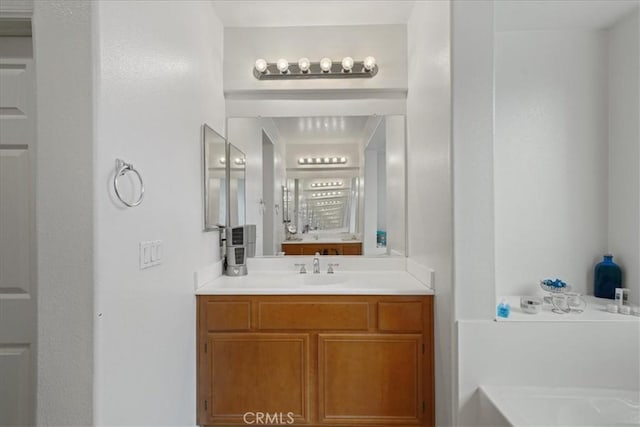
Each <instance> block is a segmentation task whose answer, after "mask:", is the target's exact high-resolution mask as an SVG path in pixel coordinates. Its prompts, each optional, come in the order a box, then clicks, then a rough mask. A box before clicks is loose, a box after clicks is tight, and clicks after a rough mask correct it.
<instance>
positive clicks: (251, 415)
mask: <svg viewBox="0 0 640 427" xmlns="http://www.w3.org/2000/svg"><path fill="white" fill-rule="evenodd" d="M242 421H244V423H245V424H257V425H258V424H262V425H274V424H275V425H278V424H282V425H287V424H293V421H294V419H293V412H287V413H286V414H285V413H284V412H274V413H272V414H270V413H269V412H245V413H244V415H243V416H242Z"/></svg>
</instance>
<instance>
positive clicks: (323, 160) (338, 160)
mask: <svg viewBox="0 0 640 427" xmlns="http://www.w3.org/2000/svg"><path fill="white" fill-rule="evenodd" d="M345 163H347V158H346V157H300V158H299V159H298V164H300V165H344V164H345Z"/></svg>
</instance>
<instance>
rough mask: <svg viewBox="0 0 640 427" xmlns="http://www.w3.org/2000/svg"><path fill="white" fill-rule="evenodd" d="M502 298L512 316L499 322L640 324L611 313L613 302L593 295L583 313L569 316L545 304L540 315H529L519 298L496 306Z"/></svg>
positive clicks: (639, 318)
mask: <svg viewBox="0 0 640 427" xmlns="http://www.w3.org/2000/svg"><path fill="white" fill-rule="evenodd" d="M502 298H506V299H507V301H508V302H509V305H510V306H511V314H510V315H509V318H508V319H505V318H502V317H496V321H498V322H589V321H627V322H640V317H638V316H633V315H629V314H620V313H609V312H608V311H607V304H612V303H613V300H611V299H606V298H596V297H594V296H592V295H584V296H583V298H584V299H585V301H586V302H587V306H586V308H585V310H584V311H583V312H582V313H576V312H571V313H567V314H556V313H554V312H552V311H551V309H552V308H553V307H552V305H551V304H549V303H544V304H543V305H542V311H541V312H540V313H538V314H528V313H525V312H524V311H522V309H521V308H520V297H519V296H506V297H498V298H497V302H496V306H497V304H498V303H499V302H500V300H501V299H502Z"/></svg>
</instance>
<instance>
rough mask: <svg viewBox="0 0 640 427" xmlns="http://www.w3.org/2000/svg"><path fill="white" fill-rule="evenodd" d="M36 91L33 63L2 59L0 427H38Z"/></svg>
mask: <svg viewBox="0 0 640 427" xmlns="http://www.w3.org/2000/svg"><path fill="white" fill-rule="evenodd" d="M3 43H5V41H3ZM7 43H11V41H8V42H7ZM34 86H35V85H34V77H33V61H32V60H30V59H9V58H4V57H3V58H0V425H3V426H4V425H11V426H13V425H34V424H35V416H34V411H35V372H36V371H35V359H36V357H35V356H36V355H35V351H34V349H35V336H36V304H35V302H36V293H35V291H36V286H35V285H36V284H35V277H36V275H35V268H36V265H35V259H36V258H35V255H34V254H35V249H36V247H35V202H34V198H35V197H34V195H35V188H34V185H35V184H34V179H33V176H34V165H35V163H34V150H35V114H34V111H35V93H34V91H35V89H34Z"/></svg>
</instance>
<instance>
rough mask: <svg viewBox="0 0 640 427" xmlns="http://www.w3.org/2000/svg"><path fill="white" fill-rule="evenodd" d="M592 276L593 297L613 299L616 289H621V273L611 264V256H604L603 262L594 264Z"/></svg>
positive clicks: (618, 268) (613, 263)
mask: <svg viewBox="0 0 640 427" xmlns="http://www.w3.org/2000/svg"><path fill="white" fill-rule="evenodd" d="M593 276H594V285H593V295H594V296H596V297H598V298H609V299H614V298H615V295H616V288H621V287H622V271H621V270H620V267H618V265H617V264H616V263H615V262H613V255H611V254H607V255H605V256H604V260H603V261H602V262H599V263H598V264H596V269H595V272H594V275H593Z"/></svg>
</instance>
